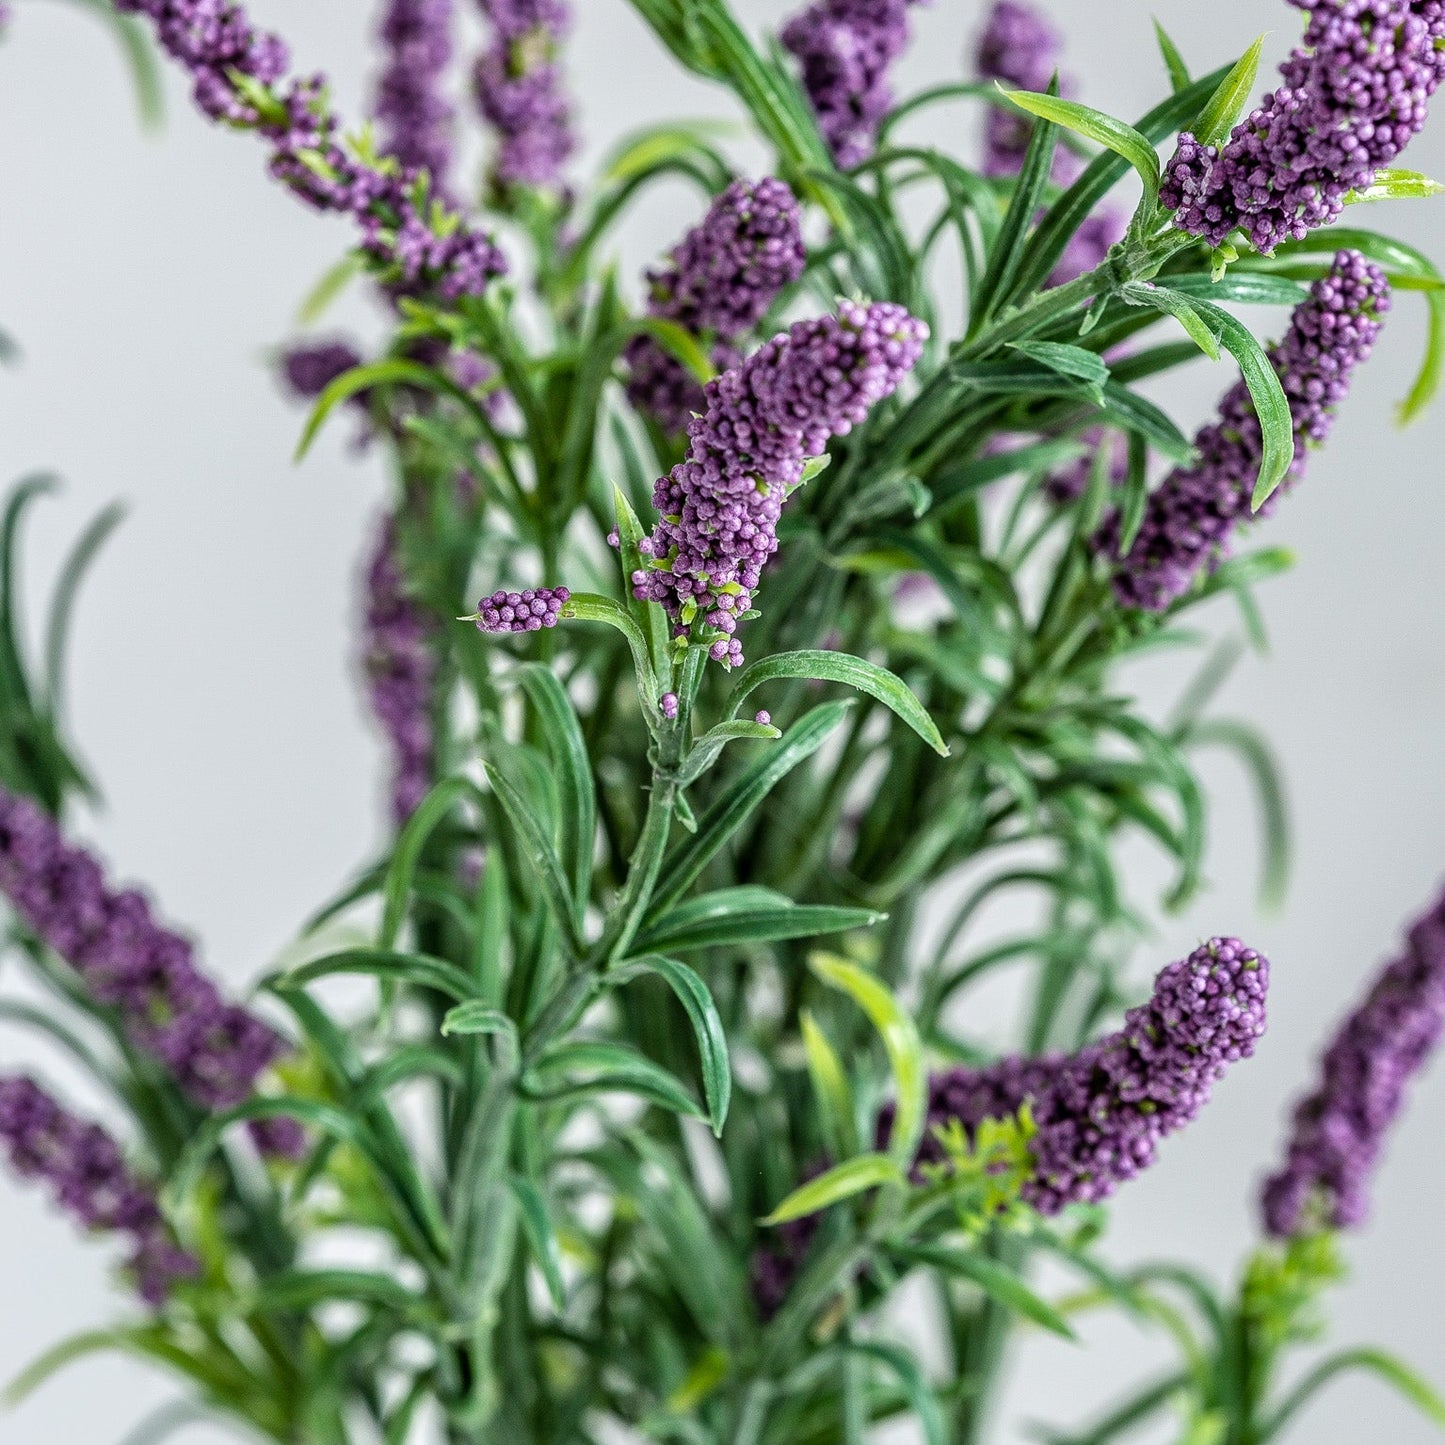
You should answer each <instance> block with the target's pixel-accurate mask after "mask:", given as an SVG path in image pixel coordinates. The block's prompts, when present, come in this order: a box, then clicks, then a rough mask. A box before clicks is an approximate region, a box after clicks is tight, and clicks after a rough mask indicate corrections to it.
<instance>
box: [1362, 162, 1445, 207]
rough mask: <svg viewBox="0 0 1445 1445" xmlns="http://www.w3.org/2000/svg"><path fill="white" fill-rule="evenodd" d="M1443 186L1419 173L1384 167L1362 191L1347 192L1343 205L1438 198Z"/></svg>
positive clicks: (1443, 188)
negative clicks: (1429, 197)
mask: <svg viewBox="0 0 1445 1445" xmlns="http://www.w3.org/2000/svg"><path fill="white" fill-rule="evenodd" d="M1441 192H1445V186H1442V185H1441V184H1440V182H1439V181H1432V180H1431V179H1430V177H1429V176H1422V175H1421V174H1420V172H1419V171H1401V170H1393V169H1391V168H1389V167H1386V168H1385V169H1383V170H1378V171H1376V172H1375V179H1374V180H1373V181H1371V182H1370V184H1369V185H1368V186H1366V187H1365V189H1364V190H1362V191H1347V192H1346V193H1345V204H1346V205H1347V206H1357V205H1359V204H1360V203H1361V202H1362V201H1413V200H1422V199H1424V198H1425V197H1427V196H1438V195H1440V194H1441Z"/></svg>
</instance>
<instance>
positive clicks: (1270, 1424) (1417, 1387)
mask: <svg viewBox="0 0 1445 1445" xmlns="http://www.w3.org/2000/svg"><path fill="white" fill-rule="evenodd" d="M1356 1370H1360V1371H1363V1372H1365V1373H1366V1374H1371V1375H1375V1376H1376V1377H1377V1378H1379V1379H1381V1380H1383V1381H1384V1382H1385V1383H1386V1384H1387V1385H1390V1386H1391V1387H1393V1388H1394V1389H1395V1390H1397V1391H1398V1392H1399V1393H1400V1394H1401V1395H1403V1396H1404V1397H1405V1399H1407V1400H1408V1401H1409V1402H1410V1403H1411V1404H1412V1405H1414V1406H1415V1407H1416V1409H1418V1410H1419V1411H1420V1412H1421V1413H1422V1414H1423V1415H1425V1416H1427V1417H1428V1418H1429V1419H1431V1420H1433V1421H1434V1422H1435V1423H1436V1424H1437V1425H1440V1426H1445V1400H1442V1399H1441V1398H1440V1396H1439V1395H1438V1394H1437V1393H1436V1392H1435V1390H1433V1389H1432V1388H1431V1387H1430V1386H1429V1385H1428V1384H1426V1382H1425V1381H1424V1380H1422V1379H1421V1378H1420V1376H1419V1375H1417V1374H1416V1373H1415V1371H1414V1370H1412V1369H1411V1368H1410V1367H1409V1366H1408V1365H1406V1364H1405V1363H1403V1361H1400V1360H1397V1359H1396V1358H1395V1357H1394V1356H1393V1355H1391V1354H1387V1353H1386V1352H1385V1351H1384V1350H1374V1349H1353V1350H1341V1351H1339V1353H1338V1354H1334V1355H1331V1356H1330V1357H1329V1358H1328V1359H1327V1360H1324V1361H1323V1362H1322V1363H1320V1364H1318V1365H1316V1366H1315V1367H1314V1369H1312V1370H1311V1371H1310V1372H1309V1374H1307V1375H1306V1376H1305V1377H1304V1379H1303V1380H1301V1381H1300V1382H1299V1384H1298V1385H1296V1386H1295V1388H1294V1389H1293V1390H1292V1391H1291V1392H1290V1393H1289V1395H1288V1396H1287V1397H1286V1398H1285V1400H1284V1403H1283V1404H1281V1405H1280V1407H1279V1408H1278V1409H1277V1410H1276V1411H1275V1413H1274V1414H1273V1415H1272V1416H1270V1418H1269V1419H1268V1420H1266V1421H1265V1422H1264V1423H1263V1424H1262V1425H1261V1426H1260V1427H1259V1430H1258V1434H1257V1437H1256V1438H1257V1439H1258V1440H1259V1441H1260V1445H1265V1442H1267V1441H1269V1440H1272V1439H1273V1438H1274V1437H1275V1436H1276V1435H1277V1434H1278V1433H1279V1432H1280V1430H1282V1429H1283V1428H1284V1426H1285V1425H1286V1424H1287V1423H1288V1422H1289V1421H1290V1420H1291V1419H1292V1418H1293V1417H1294V1415H1295V1414H1296V1413H1298V1412H1299V1411H1300V1410H1302V1409H1303V1408H1304V1407H1305V1406H1306V1405H1308V1404H1309V1403H1310V1401H1311V1400H1312V1399H1313V1398H1314V1397H1315V1396H1316V1395H1317V1394H1318V1393H1319V1392H1320V1390H1321V1389H1323V1388H1324V1387H1325V1386H1326V1385H1327V1384H1329V1383H1330V1381H1331V1380H1333V1379H1334V1378H1335V1377H1336V1376H1337V1375H1344V1374H1349V1373H1351V1372H1352V1371H1356Z"/></svg>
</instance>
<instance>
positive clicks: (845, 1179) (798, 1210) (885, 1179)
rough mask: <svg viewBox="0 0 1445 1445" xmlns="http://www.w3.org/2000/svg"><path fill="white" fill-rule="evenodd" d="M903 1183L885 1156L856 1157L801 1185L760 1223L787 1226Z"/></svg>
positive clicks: (896, 1169) (904, 1179)
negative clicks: (797, 1220) (872, 1191)
mask: <svg viewBox="0 0 1445 1445" xmlns="http://www.w3.org/2000/svg"><path fill="white" fill-rule="evenodd" d="M905 1182H906V1177H905V1175H904V1173H903V1171H902V1169H900V1168H899V1167H898V1165H897V1164H896V1163H895V1162H894V1161H893V1160H892V1159H890V1158H889V1157H888V1155H887V1154H859V1155H858V1156H857V1157H856V1158H854V1159H845V1160H844V1161H843V1163H841V1164H835V1165H834V1166H833V1167H832V1168H831V1169H829V1170H828V1171H827V1173H825V1174H820V1175H818V1177H817V1178H816V1179H810V1180H809V1181H808V1182H807V1183H806V1184H803V1185H800V1186H799V1187H798V1188H797V1189H795V1190H793V1192H792V1193H791V1194H789V1195H788V1196H787V1198H785V1199H784V1200H783V1201H782V1203H781V1204H779V1205H778V1207H777V1208H776V1209H775V1210H773V1212H772V1213H771V1214H770V1215H768V1216H767V1218H766V1219H763V1220H761V1221H760V1222H761V1223H762V1224H764V1225H767V1226H771V1225H777V1224H787V1223H788V1222H789V1221H790V1220H793V1219H802V1218H803V1217H804V1216H805V1215H808V1214H816V1213H817V1212H818V1211H819V1210H820V1209H827V1208H828V1207H829V1206H830V1205H833V1204H838V1203H841V1202H842V1201H843V1200H845V1199H852V1198H854V1197H855V1196H856V1195H859V1194H863V1193H865V1192H866V1191H867V1190H869V1189H877V1188H878V1187H879V1186H880V1185H884V1184H903V1183H905Z"/></svg>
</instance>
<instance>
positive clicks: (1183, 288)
mask: <svg viewBox="0 0 1445 1445" xmlns="http://www.w3.org/2000/svg"><path fill="white" fill-rule="evenodd" d="M1164 284H1167V286H1168V288H1169V290H1171V291H1175V292H1177V293H1178V294H1179V295H1181V296H1190V297H1196V296H1197V297H1200V298H1202V299H1203V300H1205V301H1216V302H1223V301H1233V302H1235V303H1236V304H1244V305H1256V306H1298V305H1299V304H1300V302H1301V301H1303V300H1304V299H1305V298H1306V297H1307V296H1308V295H1309V291H1308V290H1307V289H1306V288H1305V287H1303V286H1301V285H1300V284H1299V282H1298V281H1291V280H1289V279H1288V278H1286V277H1284V276H1271V275H1270V274H1269V273H1268V272H1266V271H1245V270H1241V269H1239V268H1238V267H1231V268H1230V269H1229V270H1228V271H1227V272H1226V273H1225V274H1224V275H1223V276H1221V277H1220V278H1219V280H1217V281H1216V280H1214V279H1213V278H1212V277H1211V276H1209V275H1207V274H1205V273H1203V272H1200V273H1199V274H1197V275H1194V276H1170V277H1168V278H1167V282H1166V283H1164Z"/></svg>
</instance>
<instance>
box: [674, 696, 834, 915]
mask: <svg viewBox="0 0 1445 1445" xmlns="http://www.w3.org/2000/svg"><path fill="white" fill-rule="evenodd" d="M851 706H852V704H851V703H850V702H834V703H824V704H823V705H822V706H820V707H816V708H814V709H813V710H812V711H811V712H809V713H806V714H805V715H804V716H803V717H802V718H800V719H799V720H798V721H797V722H796V723H794V724H793V726H792V727H791V728H789V729H788V731H787V732H786V733H785V734H784V735H783V737H782V740H781V741H780V742H778V743H776V744H775V745H774V746H773V747H771V748H769V749H768V751H767V752H766V753H765V754H764V755H763V756H762V757H761V758H759V759H758V761H757V762H756V763H755V764H754V765H753V766H752V767H751V768H749V769H748V770H747V772H745V773H744V774H743V775H742V776H741V777H740V778H738V779H737V780H736V782H734V783H733V784H732V785H731V786H730V787H728V788H727V789H726V791H724V793H723V794H722V796H721V797H719V798H717V799H716V800H715V801H714V802H713V803H712V804H711V805H710V806H709V807H708V809H707V811H706V812H705V813H704V814H703V815H702V817H701V818H699V819H698V824H697V832H696V833H695V834H693V836H692V837H691V838H689V839H688V841H687V842H686V843H684V844H683V845H682V847H681V848H679V849H678V850H677V851H676V852H675V853H673V854H672V855H671V857H670V858H669V859H668V861H667V863H666V864H665V865H664V867H663V871H662V874H661V876H660V877H659V879H658V883H657V888H656V890H655V891H654V893H653V903H652V909H651V912H650V913H649V915H648V918H647V920H646V922H647V925H648V926H651V925H653V924H655V923H656V922H657V920H658V919H659V918H661V917H662V916H663V914H664V913H666V912H667V911H668V909H670V908H671V907H672V906H673V904H675V903H676V902H677V900H678V899H679V898H681V897H682V895H683V894H684V893H685V892H686V891H687V890H688V889H689V888H690V887H691V886H692V884H693V882H694V881H695V880H696V879H697V876H698V875H699V874H700V873H701V872H702V870H703V869H704V868H706V867H707V865H708V864H709V863H710V862H711V861H712V859H713V858H714V857H716V855H717V854H718V852H719V851H721V849H722V848H724V847H725V846H726V844H727V842H728V840H729V839H730V838H731V837H732V836H733V835H734V834H735V833H736V832H737V831H738V829H739V828H741V827H742V825H743V824H744V823H745V822H746V821H747V820H748V818H749V817H751V816H752V813H753V811H754V809H755V808H757V806H758V804H759V803H761V802H762V801H763V799H764V798H766V797H767V795H768V794H769V793H770V792H772V790H773V788H774V787H776V786H777V784H778V783H780V782H781V781H782V780H783V779H784V778H785V777H786V776H787V775H788V774H789V773H790V772H792V770H793V769H794V768H795V767H797V766H798V764H799V763H801V762H804V761H805V760H806V759H808V758H810V757H812V755H813V754H814V753H815V752H817V750H818V749H819V748H820V747H822V746H823V744H824V743H825V742H826V741H827V740H828V738H829V737H830V736H831V734H832V733H833V732H834V730H835V729H836V728H837V727H838V725H839V723H841V722H842V721H843V719H844V718H845V717H847V715H848V711H849V709H850V707H851Z"/></svg>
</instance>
